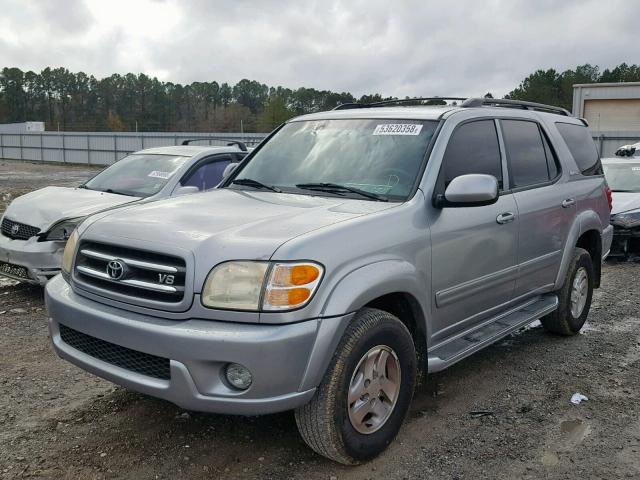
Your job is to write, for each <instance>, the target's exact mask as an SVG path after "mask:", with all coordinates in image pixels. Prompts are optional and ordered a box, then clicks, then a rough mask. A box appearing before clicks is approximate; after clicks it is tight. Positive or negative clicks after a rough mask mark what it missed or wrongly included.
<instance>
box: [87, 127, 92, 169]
mask: <svg viewBox="0 0 640 480" xmlns="http://www.w3.org/2000/svg"><path fill="white" fill-rule="evenodd" d="M90 138H91V135H89V134H88V133H87V165H91V143H90V142H89V139H90Z"/></svg>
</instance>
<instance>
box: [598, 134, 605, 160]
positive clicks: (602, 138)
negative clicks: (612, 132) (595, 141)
mask: <svg viewBox="0 0 640 480" xmlns="http://www.w3.org/2000/svg"><path fill="white" fill-rule="evenodd" d="M599 140H600V151H599V152H598V153H599V155H600V157H602V151H603V149H604V134H603V133H601V134H600V138H599Z"/></svg>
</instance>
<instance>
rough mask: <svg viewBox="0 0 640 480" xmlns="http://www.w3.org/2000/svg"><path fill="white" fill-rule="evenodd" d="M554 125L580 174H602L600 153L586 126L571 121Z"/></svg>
mask: <svg viewBox="0 0 640 480" xmlns="http://www.w3.org/2000/svg"><path fill="white" fill-rule="evenodd" d="M556 126H557V127H558V131H559V132H560V135H562V138H563V139H564V141H565V143H566V144H567V147H569V151H570V152H571V155H572V156H573V159H574V160H575V161H576V163H577V164H578V168H579V169H580V171H581V172H582V174H583V175H602V173H603V172H602V164H601V163H600V155H599V154H598V149H597V148H596V144H595V142H594V141H593V138H591V134H590V133H589V130H588V129H587V127H583V126H581V125H575V124H572V123H556Z"/></svg>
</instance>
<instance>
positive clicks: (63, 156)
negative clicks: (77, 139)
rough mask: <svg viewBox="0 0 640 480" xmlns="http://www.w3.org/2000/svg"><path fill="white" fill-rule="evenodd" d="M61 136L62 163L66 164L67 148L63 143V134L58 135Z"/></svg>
mask: <svg viewBox="0 0 640 480" xmlns="http://www.w3.org/2000/svg"><path fill="white" fill-rule="evenodd" d="M60 135H62V163H67V147H66V145H65V141H64V132H62V133H60Z"/></svg>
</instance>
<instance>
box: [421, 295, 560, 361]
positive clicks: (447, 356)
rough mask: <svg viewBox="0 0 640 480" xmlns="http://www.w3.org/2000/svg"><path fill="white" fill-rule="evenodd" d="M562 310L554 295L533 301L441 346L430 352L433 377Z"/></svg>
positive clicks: (429, 358)
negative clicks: (511, 334)
mask: <svg viewBox="0 0 640 480" xmlns="http://www.w3.org/2000/svg"><path fill="white" fill-rule="evenodd" d="M556 308H558V297H557V296H556V295H555V294H553V293H551V294H546V295H541V296H540V297H537V298H535V299H534V300H530V301H529V302H527V303H526V304H525V305H523V306H521V307H520V308H517V309H515V310H511V311H509V312H506V313H503V314H501V315H498V316H497V317H495V318H494V319H491V320H489V321H486V322H483V323H482V324H481V325H480V326H479V327H477V328H476V329H474V330H471V331H466V332H463V333H461V334H460V335H459V336H458V337H456V338H453V339H452V340H448V341H447V342H446V343H443V344H440V345H437V346H436V347H435V348H433V350H431V351H430V352H429V356H428V366H427V368H428V371H429V373H433V372H439V371H440V370H444V369H445V368H447V367H450V366H451V365H453V364H454V363H456V362H459V361H460V360H462V359H463V358H466V357H468V356H469V355H471V354H473V353H475V352H477V351H478V350H482V349H483V348H484V347H486V346H489V345H491V344H492V343H494V342H497V341H498V340H500V339H501V338H504V337H506V336H507V335H509V334H510V333H513V332H515V331H516V330H518V329H520V328H522V327H525V326H527V325H529V324H530V323H532V322H534V321H536V320H538V319H539V318H540V317H543V316H545V315H546V314H548V313H551V312H553V311H554V310H555V309H556Z"/></svg>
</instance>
